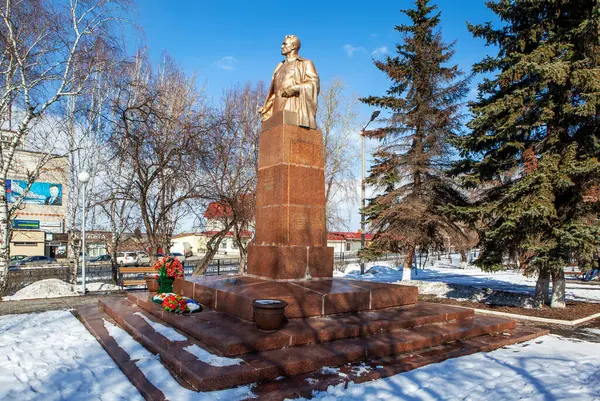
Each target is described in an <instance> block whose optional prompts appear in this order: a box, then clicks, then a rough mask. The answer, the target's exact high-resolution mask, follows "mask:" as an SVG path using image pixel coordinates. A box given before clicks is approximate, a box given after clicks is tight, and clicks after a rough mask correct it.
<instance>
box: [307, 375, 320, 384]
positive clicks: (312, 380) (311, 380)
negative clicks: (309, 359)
mask: <svg viewBox="0 0 600 401" xmlns="http://www.w3.org/2000/svg"><path fill="white" fill-rule="evenodd" d="M304 380H305V381H306V382H307V383H308V384H310V385H311V386H312V385H313V384H317V383H318V382H319V381H318V380H317V379H313V378H312V377H307V378H306V379H304Z"/></svg>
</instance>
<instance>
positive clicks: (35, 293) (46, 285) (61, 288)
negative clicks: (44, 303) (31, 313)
mask: <svg viewBox="0 0 600 401" xmlns="http://www.w3.org/2000/svg"><path fill="white" fill-rule="evenodd" d="M85 288H86V290H87V291H112V290H119V289H120V288H119V286H116V285H113V284H105V283H89V284H87V283H86V285H85ZM80 290H81V285H73V284H69V283H65V282H64V281H62V280H59V279H57V278H49V279H46V280H40V281H36V282H35V283H32V284H29V285H28V286H27V287H24V288H21V289H20V290H19V291H17V292H16V293H15V294H14V295H10V296H5V297H3V298H2V299H3V300H4V301H18V300H23V299H37V298H59V297H74V296H78V295H80V294H81V292H80Z"/></svg>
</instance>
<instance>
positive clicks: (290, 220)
mask: <svg viewBox="0 0 600 401" xmlns="http://www.w3.org/2000/svg"><path fill="white" fill-rule="evenodd" d="M289 121H295V114H294V113H290V112H287V111H286V112H278V113H275V114H274V115H273V117H271V118H270V119H269V120H268V121H266V122H265V123H263V130H262V132H261V134H260V145H259V156H258V185H257V189H256V232H255V236H254V243H253V244H251V245H249V246H248V274H249V275H252V276H255V277H260V278H267V279H271V280H304V279H314V278H331V277H332V275H333V248H331V247H327V232H326V227H325V162H324V159H323V136H322V135H321V131H319V130H314V129H307V128H302V127H298V126H294V125H290V124H288V122H289Z"/></svg>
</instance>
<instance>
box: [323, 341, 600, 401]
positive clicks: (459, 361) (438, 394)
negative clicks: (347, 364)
mask: <svg viewBox="0 0 600 401" xmlns="http://www.w3.org/2000/svg"><path fill="white" fill-rule="evenodd" d="M599 371H600V344H595V343H588V342H584V341H579V340H571V339H568V338H562V337H558V336H545V337H541V338H538V339H536V340H532V341H529V342H527V343H523V344H518V345H512V346H509V347H505V348H504V349H500V350H496V351H494V352H490V353H483V352H482V353H478V354H474V355H469V356H464V357H461V358H456V359H449V360H446V361H444V362H442V363H436V364H431V365H428V366H425V367H423V368H420V369H415V370H413V371H410V372H406V373H402V374H399V375H395V376H392V377H388V378H385V379H380V380H375V381H372V382H366V383H362V384H354V383H353V382H350V384H349V385H348V387H347V388H345V386H346V384H344V383H342V384H339V385H337V386H331V387H329V389H328V390H327V391H325V392H315V393H314V394H313V395H314V397H313V398H312V400H337V401H351V400H352V401H354V400H356V401H359V400H360V401H370V400H373V401H374V400H378V401H379V400H390V401H391V400H488V401H504V400H516V399H527V400H540V401H542V400H572V401H581V400H596V399H599V398H600V375H598V372H599Z"/></svg>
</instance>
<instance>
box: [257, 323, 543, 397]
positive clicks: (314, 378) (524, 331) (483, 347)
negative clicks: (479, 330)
mask: <svg viewBox="0 0 600 401" xmlns="http://www.w3.org/2000/svg"><path fill="white" fill-rule="evenodd" d="M548 333H549V331H548V330H545V329H540V328H537V327H525V326H517V327H516V328H515V329H511V330H507V331H504V332H502V333H494V334H486V335H483V336H479V337H474V338H471V339H467V340H460V341H456V342H453V343H449V344H443V345H440V346H437V347H431V348H425V349H423V350H421V351H418V352H407V353H402V354H398V355H392V356H385V357H380V358H373V359H370V360H367V361H361V362H355V363H349V364H345V365H343V366H340V367H339V368H338V369H339V371H337V372H336V371H335V370H332V369H327V370H325V371H321V370H318V371H314V372H309V373H303V374H299V375H294V376H289V377H285V378H283V379H279V380H267V381H264V382H261V383H258V384H257V385H256V386H255V387H254V388H253V390H252V391H253V393H254V394H255V395H256V396H257V397H258V399H260V400H261V401H281V400H291V399H294V398H299V397H303V398H307V399H310V398H312V396H313V392H315V391H326V390H327V389H328V388H329V387H330V386H337V385H340V384H345V385H346V386H347V385H348V383H349V382H353V383H364V382H368V381H372V380H377V379H382V378H385V377H390V376H393V375H396V374H399V373H403V372H408V371H410V370H413V369H417V368H420V367H423V366H426V365H429V364H432V363H440V362H443V361H445V360H446V359H451V358H458V357H461V356H467V355H471V354H475V353H477V352H489V351H493V350H495V349H498V348H502V347H506V346H509V345H512V344H516V343H521V342H524V341H529V340H532V339H535V338H537V337H540V336H543V335H546V334H548Z"/></svg>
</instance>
